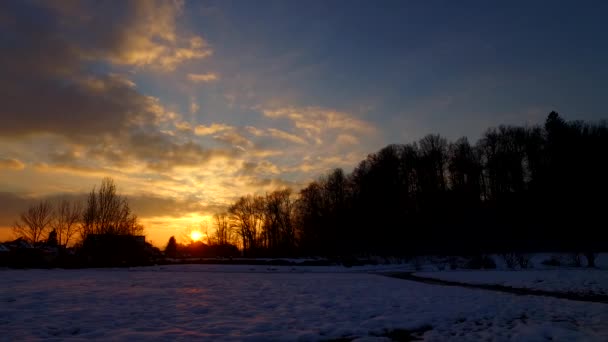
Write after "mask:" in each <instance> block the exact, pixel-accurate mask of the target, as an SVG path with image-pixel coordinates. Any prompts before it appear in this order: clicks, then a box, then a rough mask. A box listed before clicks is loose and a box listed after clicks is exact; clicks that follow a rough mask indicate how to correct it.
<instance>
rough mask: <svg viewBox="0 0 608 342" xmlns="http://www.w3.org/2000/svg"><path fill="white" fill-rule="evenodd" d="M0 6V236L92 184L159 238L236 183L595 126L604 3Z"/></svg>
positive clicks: (286, 178) (241, 186)
mask: <svg viewBox="0 0 608 342" xmlns="http://www.w3.org/2000/svg"><path fill="white" fill-rule="evenodd" d="M0 9H1V11H0V13H2V14H1V15H0V29H2V30H3V32H7V33H8V34H5V35H3V37H1V38H0V45H1V46H2V49H3V51H5V53H4V54H3V56H2V57H0V62H1V63H0V72H2V73H3V75H7V76H6V77H2V80H0V93H1V94H2V95H0V99H1V102H2V103H3V106H2V108H0V126H2V128H0V129H1V130H2V132H0V194H1V195H2V196H0V197H1V198H0V202H2V203H4V206H3V207H4V209H2V210H1V211H0V239H2V238H3V237H8V236H9V235H10V225H11V223H12V221H14V219H16V217H17V215H18V213H19V211H20V210H22V209H23V207H25V206H27V205H28V204H29V203H32V202H34V201H37V200H39V199H42V198H49V197H51V198H56V197H62V196H73V197H74V196H75V197H78V196H81V195H82V194H83V193H86V192H87V191H88V190H90V188H91V187H92V186H93V185H95V184H97V183H99V180H100V179H101V177H103V176H110V177H113V178H114V179H115V180H116V182H117V184H118V186H119V189H122V191H123V192H124V193H125V194H126V195H127V196H129V198H130V199H132V201H133V203H134V207H135V209H137V210H138V211H139V212H140V216H141V218H142V220H143V221H144V224H146V226H147V229H148V232H149V234H150V236H153V237H154V239H155V240H157V241H158V242H159V243H161V242H162V241H165V240H166V239H167V238H168V237H169V236H170V235H179V233H180V232H181V231H183V230H184V229H192V228H193V227H197V226H198V225H200V224H205V222H208V219H209V217H210V215H212V214H213V213H215V212H217V211H219V210H222V208H224V207H225V205H226V204H227V203H229V202H230V201H232V200H234V199H235V198H236V197H238V196H240V195H244V194H246V193H252V192H260V193H263V192H265V191H270V190H272V189H276V188H280V187H285V186H290V187H293V188H295V189H297V188H298V187H299V186H301V185H302V184H305V183H306V182H308V181H310V180H312V179H314V178H316V177H318V176H319V175H321V174H322V173H323V172H325V171H326V170H328V169H331V168H334V167H343V168H345V169H346V170H349V169H351V168H352V167H354V166H355V164H356V163H357V162H358V161H359V160H361V159H362V158H364V157H365V155H367V154H368V153H371V152H374V151H376V150H378V149H379V148H381V147H382V146H384V145H386V144H389V143H406V142H412V141H414V140H417V139H419V138H421V137H422V136H424V135H426V134H428V133H439V134H441V135H444V136H446V137H448V138H449V139H456V138H458V137H460V136H463V135H464V136H468V137H469V138H470V140H473V141H474V140H476V139H477V138H478V137H479V136H480V135H481V134H482V133H483V131H484V130H485V129H487V128H488V127H491V126H496V125H499V124H528V125H532V124H539V123H542V122H543V121H544V118H545V117H546V115H547V114H548V113H549V112H550V111H551V110H557V111H558V112H560V113H561V114H562V115H563V116H564V117H565V118H567V119H584V120H599V119H602V118H606V114H605V112H604V108H603V107H604V106H603V104H604V102H605V100H604V99H605V94H606V90H607V89H608V85H607V82H608V81H607V80H608V66H607V64H606V62H605V61H606V60H608V43H607V40H606V39H605V35H606V32H608V24H607V23H606V20H605V18H606V15H607V14H608V4H607V3H605V2H603V1H563V2H560V1H534V2H528V1H526V2H523V1H522V2H519V1H509V2H494V1H492V2H488V1H464V2H458V3H457V2H453V1H421V2H413V1H373V2H372V1H305V2H304V1H186V2H182V1H129V2H93V1H83V2H67V1H66V2H64V1H54V2H36V1H7V2H3V3H2V4H0ZM7 203H8V204H7ZM9 204H10V205H9Z"/></svg>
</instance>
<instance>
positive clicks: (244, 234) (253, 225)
mask: <svg viewBox="0 0 608 342" xmlns="http://www.w3.org/2000/svg"><path fill="white" fill-rule="evenodd" d="M228 213H229V214H230V216H231V220H232V224H233V227H234V228H236V229H237V232H238V234H239V235H240V238H241V240H242V243H243V246H242V247H243V252H244V253H245V254H247V253H248V252H250V251H255V250H256V249H257V247H258V242H259V238H260V232H261V225H262V223H263V222H264V220H263V216H264V197H260V196H251V195H249V196H244V197H241V198H240V199H239V200H238V201H236V203H234V204H233V205H231V206H230V208H228Z"/></svg>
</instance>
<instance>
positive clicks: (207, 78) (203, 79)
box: [188, 72, 219, 83]
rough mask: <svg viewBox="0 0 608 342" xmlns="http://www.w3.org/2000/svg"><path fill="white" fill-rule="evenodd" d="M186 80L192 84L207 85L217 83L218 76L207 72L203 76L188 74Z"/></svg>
mask: <svg viewBox="0 0 608 342" xmlns="http://www.w3.org/2000/svg"><path fill="white" fill-rule="evenodd" d="M188 79H189V80H190V81H192V82H194V83H207V82H213V81H217V80H218V79H219V76H218V75H217V74H216V73H213V72H208V73H204V74H188Z"/></svg>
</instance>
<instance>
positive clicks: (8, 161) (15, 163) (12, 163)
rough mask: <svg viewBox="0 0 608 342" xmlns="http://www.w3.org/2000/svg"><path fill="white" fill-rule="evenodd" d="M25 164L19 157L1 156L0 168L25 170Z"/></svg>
mask: <svg viewBox="0 0 608 342" xmlns="http://www.w3.org/2000/svg"><path fill="white" fill-rule="evenodd" d="M24 168H25V164H23V162H21V161H20V160H18V159H13V158H0V169H10V170H23V169H24Z"/></svg>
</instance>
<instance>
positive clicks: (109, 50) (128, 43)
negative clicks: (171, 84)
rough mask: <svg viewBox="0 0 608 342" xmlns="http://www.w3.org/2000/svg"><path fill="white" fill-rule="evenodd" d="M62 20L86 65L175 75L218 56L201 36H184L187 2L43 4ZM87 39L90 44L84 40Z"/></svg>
mask: <svg viewBox="0 0 608 342" xmlns="http://www.w3.org/2000/svg"><path fill="white" fill-rule="evenodd" d="M40 5H41V6H43V7H46V8H47V9H48V10H49V11H51V12H52V13H53V14H54V15H55V16H56V17H58V18H59V20H58V23H59V25H58V26H59V28H60V29H62V31H61V33H71V32H78V31H79V32H80V33H82V32H85V33H86V34H85V35H77V34H74V35H70V37H69V38H70V40H72V41H77V42H78V45H76V46H74V47H73V50H74V52H75V53H77V54H78V56H79V57H80V58H82V59H84V60H103V61H106V62H109V63H112V64H116V65H126V66H136V67H152V68H154V69H157V70H164V71H172V70H174V69H175V68H176V67H177V66H178V65H180V64H182V63H183V62H185V61H188V60H192V59H202V58H206V57H208V56H210V55H211V54H212V53H213V50H212V49H211V48H210V47H209V45H208V43H207V42H206V41H205V40H204V39H203V38H202V37H200V36H197V35H187V34H184V33H182V32H180V31H179V29H178V20H177V18H178V17H179V16H180V15H181V12H182V10H183V5H184V3H183V1H160V0H134V1H126V2H120V3H113V2H102V3H96V4H95V6H91V3H86V2H60V1H51V2H43V3H41V4H40ZM84 37H86V38H84Z"/></svg>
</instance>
